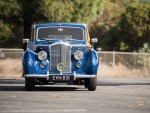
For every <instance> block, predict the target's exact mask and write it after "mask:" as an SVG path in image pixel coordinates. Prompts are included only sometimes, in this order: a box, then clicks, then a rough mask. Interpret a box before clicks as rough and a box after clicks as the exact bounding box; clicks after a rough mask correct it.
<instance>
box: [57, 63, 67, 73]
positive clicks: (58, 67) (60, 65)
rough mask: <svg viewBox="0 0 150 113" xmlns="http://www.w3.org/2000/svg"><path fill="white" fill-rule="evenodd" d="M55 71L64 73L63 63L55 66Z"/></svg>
mask: <svg viewBox="0 0 150 113" xmlns="http://www.w3.org/2000/svg"><path fill="white" fill-rule="evenodd" d="M57 70H58V71H64V70H65V66H64V64H63V63H60V64H57Z"/></svg>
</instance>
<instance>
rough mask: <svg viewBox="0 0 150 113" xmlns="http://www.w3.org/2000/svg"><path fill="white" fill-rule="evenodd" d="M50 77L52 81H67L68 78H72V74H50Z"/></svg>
mask: <svg viewBox="0 0 150 113" xmlns="http://www.w3.org/2000/svg"><path fill="white" fill-rule="evenodd" d="M50 79H51V80H53V81H69V80H73V76H63V75H62V76H59V75H56V76H51V77H50Z"/></svg>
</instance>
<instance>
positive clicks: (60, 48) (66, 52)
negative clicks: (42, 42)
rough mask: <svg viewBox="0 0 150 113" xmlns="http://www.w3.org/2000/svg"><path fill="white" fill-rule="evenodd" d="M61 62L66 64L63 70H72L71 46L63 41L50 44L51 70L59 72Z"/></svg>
mask: <svg viewBox="0 0 150 113" xmlns="http://www.w3.org/2000/svg"><path fill="white" fill-rule="evenodd" d="M59 63H63V64H64V66H65V70H64V71H63V72H71V46H69V45H66V44H62V43H61V44H54V45H52V46H50V71H51V72H59V71H58V70H57V64H59Z"/></svg>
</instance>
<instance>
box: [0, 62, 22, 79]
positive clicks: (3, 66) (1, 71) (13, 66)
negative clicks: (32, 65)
mask: <svg viewBox="0 0 150 113" xmlns="http://www.w3.org/2000/svg"><path fill="white" fill-rule="evenodd" d="M21 62H22V61H21V59H4V60H2V59H0V77H1V78H9V77H10V78H12V77H13V78H18V77H21V76H22V65H21Z"/></svg>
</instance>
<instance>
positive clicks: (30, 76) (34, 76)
mask: <svg viewBox="0 0 150 113" xmlns="http://www.w3.org/2000/svg"><path fill="white" fill-rule="evenodd" d="M48 76H49V75H46V74H26V75H25V77H29V78H32V77H33V78H47V77H48Z"/></svg>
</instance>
